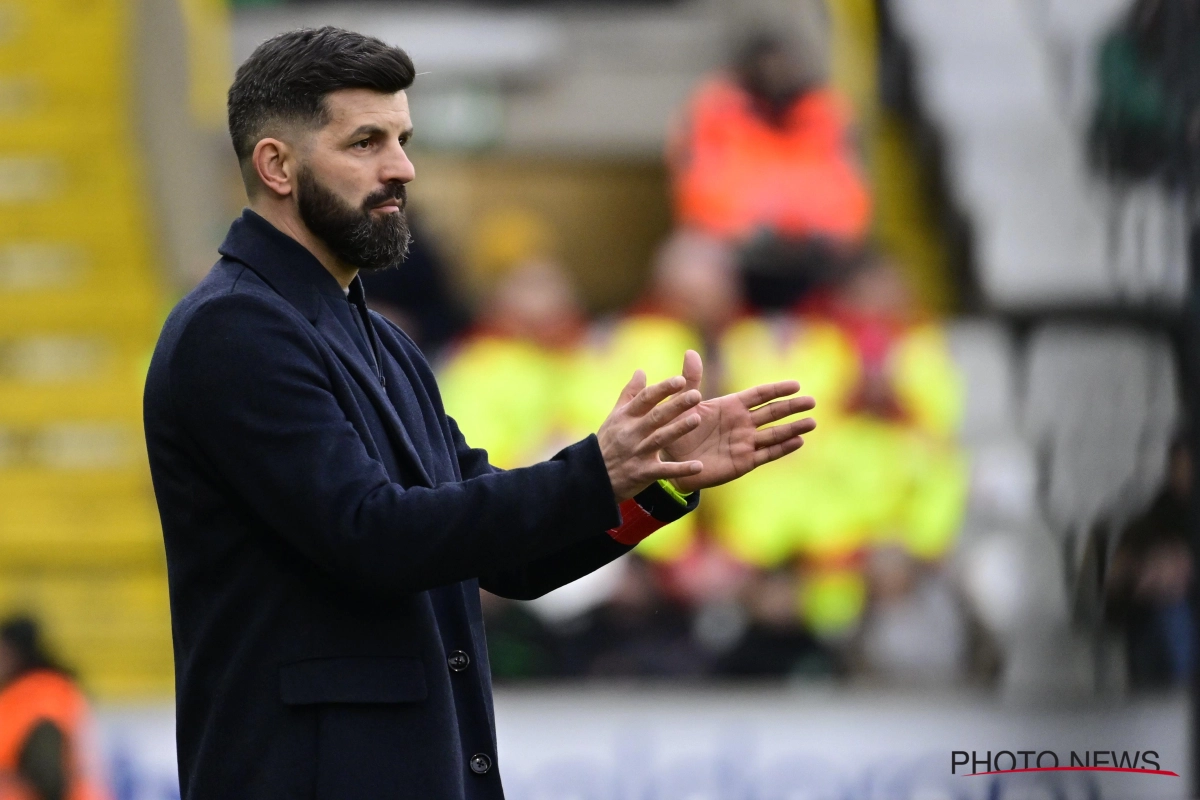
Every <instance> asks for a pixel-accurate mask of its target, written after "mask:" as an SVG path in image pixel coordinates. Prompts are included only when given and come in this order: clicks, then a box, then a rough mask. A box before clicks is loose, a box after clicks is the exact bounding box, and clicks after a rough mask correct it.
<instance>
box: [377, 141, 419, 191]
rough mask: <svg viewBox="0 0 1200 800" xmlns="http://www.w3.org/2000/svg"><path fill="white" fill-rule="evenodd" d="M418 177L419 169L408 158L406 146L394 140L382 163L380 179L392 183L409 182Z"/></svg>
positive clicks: (382, 181)
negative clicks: (405, 150)
mask: <svg viewBox="0 0 1200 800" xmlns="http://www.w3.org/2000/svg"><path fill="white" fill-rule="evenodd" d="M415 177H417V170H416V168H415V167H414V166H413V163H412V162H411V161H409V160H408V154H407V153H405V152H404V146H403V145H402V144H400V143H399V142H392V145H391V147H389V148H388V151H387V156H386V157H385V158H384V159H383V161H382V163H381V164H380V175H379V180H380V182H381V183H391V182H392V181H399V182H400V183H408V182H409V181H411V180H412V179H413V178H415Z"/></svg>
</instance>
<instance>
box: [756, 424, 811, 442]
mask: <svg viewBox="0 0 1200 800" xmlns="http://www.w3.org/2000/svg"><path fill="white" fill-rule="evenodd" d="M815 427H817V423H816V422H815V421H814V420H812V419H798V420H796V421H795V422H789V423H787V424H786V425H776V426H775V427H773V428H763V429H762V430H759V431H755V432H754V449H755V450H761V449H763V448H764V447H771V446H773V445H777V444H780V443H782V442H786V441H787V440H789V439H795V438H797V437H799V436H803V435H804V434H806V433H809V432H810V431H812V430H813V428H815ZM802 443H803V442H802Z"/></svg>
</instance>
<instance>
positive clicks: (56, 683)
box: [0, 670, 110, 800]
mask: <svg viewBox="0 0 1200 800" xmlns="http://www.w3.org/2000/svg"><path fill="white" fill-rule="evenodd" d="M43 721H48V722H51V723H53V724H54V725H55V726H56V727H57V728H58V729H59V730H60V731H61V732H62V734H63V736H64V738H65V740H66V756H67V757H66V764H64V768H65V769H66V772H67V793H66V798H67V800H110V795H109V793H108V791H107V790H106V789H105V788H104V787H103V785H102V784H101V783H100V781H99V779H98V776H97V775H96V771H95V769H94V766H93V765H94V763H95V756H96V754H95V753H94V752H92V750H91V747H92V742H91V731H90V728H91V719H90V714H89V711H88V704H87V700H86V699H85V698H84V696H83V693H82V692H81V691H79V688H78V687H76V686H75V684H74V683H72V682H71V680H70V679H69V678H67V677H65V676H63V675H61V674H59V673H58V672H53V671H50V670H34V671H32V672H28V673H26V674H25V675H22V676H21V677H19V678H17V679H16V680H14V681H13V682H12V683H10V684H9V685H8V686H6V687H5V688H4V689H3V691H0V800H33V799H34V798H35V795H34V794H33V793H32V791H31V790H30V789H29V788H28V787H27V786H25V785H23V782H22V781H21V780H20V779H19V778H18V777H17V761H18V759H19V758H20V754H21V749H22V747H23V746H24V745H25V742H26V741H27V740H28V738H29V735H30V733H32V732H33V729H34V728H35V727H37V725H38V724H39V723H41V722H43Z"/></svg>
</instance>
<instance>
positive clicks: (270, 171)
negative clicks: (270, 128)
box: [250, 138, 296, 197]
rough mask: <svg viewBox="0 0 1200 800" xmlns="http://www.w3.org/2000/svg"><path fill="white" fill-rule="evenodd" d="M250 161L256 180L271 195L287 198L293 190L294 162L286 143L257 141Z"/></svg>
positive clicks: (269, 140) (274, 140)
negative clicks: (256, 176)
mask: <svg viewBox="0 0 1200 800" xmlns="http://www.w3.org/2000/svg"><path fill="white" fill-rule="evenodd" d="M250 160H251V163H252V164H253V166H254V172H255V173H256V174H257V175H258V180H259V181H260V182H261V183H262V185H263V186H265V187H266V188H267V189H268V190H270V191H271V192H272V193H274V194H275V195H278V196H279V197H287V196H288V195H290V194H291V193H292V192H293V191H294V190H295V188H296V187H295V179H296V175H295V170H296V161H295V157H294V153H293V152H292V148H291V147H289V146H288V144H287V142H282V141H280V140H279V139H270V138H268V139H259V141H258V144H256V145H254V154H253V155H252V156H251V157H250Z"/></svg>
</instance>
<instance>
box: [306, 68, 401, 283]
mask: <svg viewBox="0 0 1200 800" xmlns="http://www.w3.org/2000/svg"><path fill="white" fill-rule="evenodd" d="M325 107H326V110H327V112H328V113H327V117H328V120H329V121H328V122H327V123H326V124H325V125H324V126H323V127H321V128H319V129H317V130H316V131H313V132H311V133H310V134H309V135H307V136H304V137H302V138H300V139H299V140H298V145H299V146H298V147H297V148H296V163H297V172H296V191H295V201H296V204H297V211H298V212H299V214H300V218H301V219H302V220H303V221H304V224H305V225H306V226H308V229H309V230H310V231H312V233H313V234H314V235H316V236H317V238H319V239H320V240H321V241H322V242H324V243H325V245H326V246H328V247H329V249H330V251H331V252H332V253H333V254H334V255H335V256H337V257H338V258H339V259H340V260H341V261H343V262H344V263H346V264H348V265H350V266H351V267H354V268H357V269H364V270H373V269H384V268H387V267H394V266H397V265H399V264H400V263H401V262H402V261H403V260H404V256H405V255H406V254H407V253H408V243H409V239H410V235H409V230H408V222H407V220H406V219H405V215H404V207H405V204H406V193H405V188H404V184H406V183H408V182H409V181H411V180H412V179H413V178H414V177H415V176H416V173H415V170H414V169H413V165H412V162H411V161H409V160H408V156H407V155H405V153H404V145H405V144H406V143H407V142H408V138H409V136H410V135H411V133H412V121H411V118H410V116H409V111H408V98H407V96H406V95H405V93H404V92H397V93H396V94H381V93H380V92H375V91H371V90H369V89H342V90H340V91H336V92H333V93H332V94H330V95H328V96H327V97H326V98H325Z"/></svg>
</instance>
